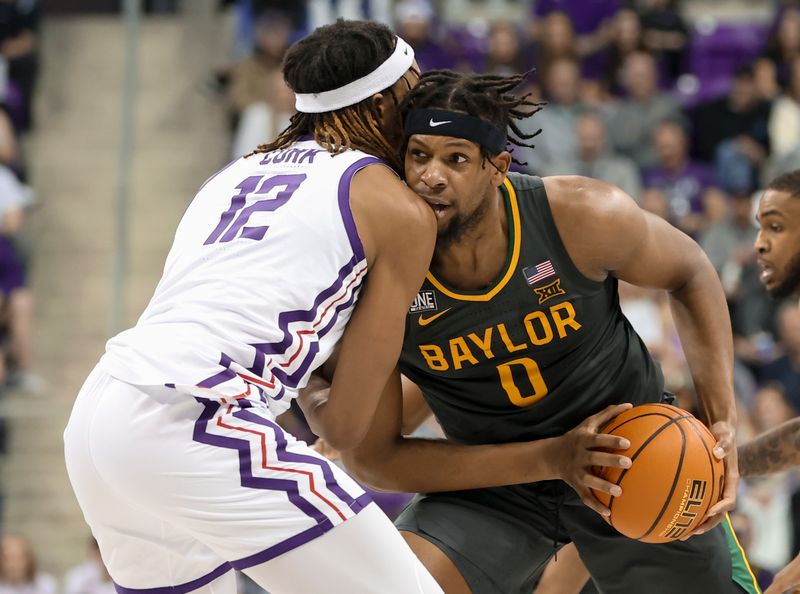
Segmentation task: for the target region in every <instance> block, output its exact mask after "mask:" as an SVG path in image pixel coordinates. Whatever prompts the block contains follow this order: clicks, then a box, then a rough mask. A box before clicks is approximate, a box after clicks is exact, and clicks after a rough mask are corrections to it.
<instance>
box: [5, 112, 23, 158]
mask: <svg viewBox="0 0 800 594" xmlns="http://www.w3.org/2000/svg"><path fill="white" fill-rule="evenodd" d="M0 166H3V167H9V168H11V169H13V170H14V171H15V172H16V173H17V174H20V172H21V169H22V163H21V162H20V156H19V149H18V148H17V136H16V134H15V133H14V124H13V122H12V121H11V118H10V117H9V115H8V112H7V111H6V110H5V109H4V108H3V107H2V106H1V105H0Z"/></svg>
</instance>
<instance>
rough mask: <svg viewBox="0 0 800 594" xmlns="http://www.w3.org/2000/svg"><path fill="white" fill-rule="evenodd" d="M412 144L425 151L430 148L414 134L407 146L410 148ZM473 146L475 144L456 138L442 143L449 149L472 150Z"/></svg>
mask: <svg viewBox="0 0 800 594" xmlns="http://www.w3.org/2000/svg"><path fill="white" fill-rule="evenodd" d="M412 144H418V145H420V146H421V147H422V148H425V149H429V148H430V146H428V144H427V143H426V142H425V141H424V140H420V139H419V138H417V135H416V134H415V135H414V136H412V137H411V139H410V140H409V141H408V145H409V146H411V145H412ZM475 144H477V143H475V142H472V141H470V140H467V139H465V138H456V137H452V138H451V139H450V140H446V141H445V142H444V146H445V147H447V148H451V149H452V148H461V149H468V148H472V146H473V145H475Z"/></svg>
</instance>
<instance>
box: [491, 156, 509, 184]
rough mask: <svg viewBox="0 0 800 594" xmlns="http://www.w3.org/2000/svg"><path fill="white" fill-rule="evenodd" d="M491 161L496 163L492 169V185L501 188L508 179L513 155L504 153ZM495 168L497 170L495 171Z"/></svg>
mask: <svg viewBox="0 0 800 594" xmlns="http://www.w3.org/2000/svg"><path fill="white" fill-rule="evenodd" d="M491 161H492V163H494V167H493V168H492V185H494V186H497V187H499V186H500V185H501V184H502V183H503V180H504V179H505V178H506V174H507V173H508V169H509V168H510V167H511V153H509V152H508V151H503V152H502V153H500V154H499V155H497V156H496V157H492V159H491ZM495 167H496V168H497V169H495Z"/></svg>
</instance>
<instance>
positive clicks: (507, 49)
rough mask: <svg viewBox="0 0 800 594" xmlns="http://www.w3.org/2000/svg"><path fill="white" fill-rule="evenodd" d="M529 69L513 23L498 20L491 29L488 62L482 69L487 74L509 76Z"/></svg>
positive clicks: (487, 54)
mask: <svg viewBox="0 0 800 594" xmlns="http://www.w3.org/2000/svg"><path fill="white" fill-rule="evenodd" d="M526 70H528V68H527V67H526V64H525V61H524V59H523V55H522V45H521V40H520V37H519V32H518V31H517V29H516V27H515V25H514V24H513V23H510V22H507V21H497V22H495V23H493V24H492V26H491V28H490V29H489V38H488V47H487V53H486V62H485V64H484V66H483V68H482V69H481V71H482V72H485V73H486V74H499V75H502V76H508V75H511V74H519V73H521V72H525V71H526Z"/></svg>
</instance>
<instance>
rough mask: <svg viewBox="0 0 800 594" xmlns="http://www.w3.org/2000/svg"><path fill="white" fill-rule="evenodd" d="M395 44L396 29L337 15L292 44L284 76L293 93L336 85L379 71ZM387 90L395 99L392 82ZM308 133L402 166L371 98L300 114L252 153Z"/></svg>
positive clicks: (335, 148) (333, 148) (328, 144)
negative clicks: (333, 19) (382, 126)
mask: <svg viewBox="0 0 800 594" xmlns="http://www.w3.org/2000/svg"><path fill="white" fill-rule="evenodd" d="M395 43H396V37H395V35H394V33H392V32H391V31H390V30H389V28H388V27H386V26H384V25H381V24H380V23H373V22H368V21H346V20H342V19H339V20H338V21H336V22H335V23H333V24H331V25H326V26H324V27H320V28H318V29H316V30H315V31H314V32H313V33H312V34H311V35H309V36H308V37H306V38H304V39H301V40H300V41H298V42H297V43H295V44H294V45H293V46H292V47H290V48H289V50H288V52H287V53H286V57H285V58H284V62H283V77H284V79H285V80H286V83H287V84H288V85H289V87H291V89H292V90H293V91H294V92H295V93H321V92H324V91H330V90H332V89H337V88H339V87H342V86H344V85H346V84H348V83H351V82H353V81H354V80H357V79H359V78H361V77H363V76H366V75H367V74H369V73H370V72H372V71H373V70H375V69H376V68H377V67H378V66H380V65H381V64H382V63H383V62H384V61H386V59H387V58H389V56H390V55H391V54H392V52H393V51H394V47H395ZM383 92H384V93H389V95H390V96H391V97H392V98H393V100H394V101H395V104H396V103H397V97H396V96H395V94H394V92H393V91H392V89H391V87H390V88H388V89H385V90H384V91H383ZM398 126H399V116H398ZM307 134H312V135H313V136H314V138H315V139H316V140H317V142H319V143H320V145H322V146H323V147H325V148H326V149H327V150H328V151H330V152H332V153H340V152H342V151H344V150H346V149H357V150H361V151H364V152H365V153H369V154H371V155H375V156H376V157H380V158H382V159H383V160H384V161H386V162H387V163H388V164H389V165H391V166H392V167H394V168H395V169H396V170H398V171H400V170H401V169H402V161H400V160H399V158H398V156H397V150H396V148H395V147H394V146H393V144H392V142H391V141H390V139H389V138H387V136H386V134H385V132H384V131H383V130H382V129H381V124H380V116H379V114H378V110H377V109H376V107H375V103H374V101H373V100H372V98H371V97H368V98H367V99H364V100H363V101H360V102H359V103H356V104H355V105H349V106H347V107H343V108H342V109H337V110H334V111H328V112H324V113H296V114H295V115H293V116H292V118H291V121H290V124H289V126H288V127H287V128H286V129H285V130H284V131H283V132H281V133H280V134H279V135H278V137H277V138H276V139H275V140H274V141H273V142H270V143H267V144H262V145H260V146H259V147H258V148H257V149H256V150H255V151H254V153H266V152H269V151H274V150H276V149H279V148H283V147H286V146H288V145H290V144H292V143H293V142H296V141H297V140H299V139H300V138H301V137H302V136H304V135H307Z"/></svg>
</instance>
